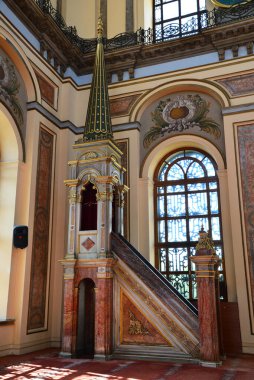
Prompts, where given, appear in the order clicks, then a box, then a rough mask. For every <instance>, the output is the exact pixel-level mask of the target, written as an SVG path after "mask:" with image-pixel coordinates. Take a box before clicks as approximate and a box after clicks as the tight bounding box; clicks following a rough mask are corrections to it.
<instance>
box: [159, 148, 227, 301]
mask: <svg viewBox="0 0 254 380" xmlns="http://www.w3.org/2000/svg"><path fill="white" fill-rule="evenodd" d="M216 169H217V167H216V163H215V162H214V161H213V160H212V158H211V157H209V156H208V155H207V154H205V153H203V152H201V151H197V150H187V149H186V150H181V151H177V152H174V153H171V154H170V155H168V156H166V157H164V159H163V160H162V161H161V162H160V164H159V165H158V167H157V169H156V171H155V177H154V183H155V188H154V194H155V245H156V255H155V257H156V259H155V265H156V267H157V268H158V269H159V270H160V272H161V273H162V274H163V275H164V276H165V277H166V278H167V279H168V280H169V281H170V282H171V283H172V285H173V286H174V287H175V288H176V289H177V290H178V291H179V292H180V293H181V294H182V295H183V296H184V297H185V298H187V299H190V300H195V299H196V298H197V289H196V280H195V274H194V267H193V264H192V263H191V261H190V256H192V255H193V254H195V247H196V245H197V242H198V238H199V231H200V230H201V228H202V226H203V227H204V229H205V230H206V231H208V230H209V231H210V234H211V237H212V239H213V241H214V243H215V248H216V254H217V255H219V256H220V258H221V259H222V264H221V266H220V268H219V270H220V285H221V286H220V287H221V298H222V299H226V291H225V286H224V284H225V275H224V260H223V244H222V233H221V214H220V204H219V184H218V177H217V175H216Z"/></svg>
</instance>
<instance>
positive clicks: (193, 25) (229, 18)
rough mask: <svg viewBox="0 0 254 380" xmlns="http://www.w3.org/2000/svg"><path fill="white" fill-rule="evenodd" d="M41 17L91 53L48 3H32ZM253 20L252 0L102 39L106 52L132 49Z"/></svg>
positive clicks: (91, 43)
mask: <svg viewBox="0 0 254 380" xmlns="http://www.w3.org/2000/svg"><path fill="white" fill-rule="evenodd" d="M34 1H35V2H36V4H37V5H38V6H39V7H40V8H41V10H42V11H43V12H44V13H45V14H49V15H50V16H51V17H52V19H53V20H54V21H55V23H56V24H57V25H58V27H59V28H60V29H61V30H62V32H63V33H64V34H65V35H66V37H67V38H68V39H69V40H70V41H71V43H72V44H73V45H75V46H77V48H79V49H80V51H81V52H82V53H89V52H93V51H95V49H96V38H92V39H84V38H81V37H79V36H78V34H77V30H76V28H75V27H73V26H67V25H66V22H65V20H64V18H63V17H62V15H61V13H60V12H59V11H58V10H57V9H55V8H54V7H53V6H52V4H51V2H50V0H34ZM249 17H254V0H252V1H249V2H248V3H245V4H241V5H238V6H234V7H231V8H225V9H217V8H215V9H214V10H212V11H206V10H204V11H200V12H199V13H197V14H195V15H193V17H192V18H191V20H189V21H188V22H187V23H185V24H181V23H180V22H178V23H175V22H174V23H169V24H168V25H167V26H166V27H163V28H160V29H155V30H153V29H152V28H149V29H147V30H145V29H142V28H140V29H138V30H137V31H136V32H132V33H121V34H118V35H117V36H115V37H114V38H110V39H107V38H104V41H103V43H104V47H105V50H106V51H112V50H115V49H119V48H123V47H126V46H135V45H140V44H145V45H148V44H153V43H161V42H165V41H169V40H173V39H177V38H182V37H187V36H190V35H195V34H198V33H202V32H203V31H205V30H207V29H209V28H213V27H217V26H220V25H224V24H228V23H232V22H236V21H239V20H244V19H246V18H249Z"/></svg>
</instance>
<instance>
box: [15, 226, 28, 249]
mask: <svg viewBox="0 0 254 380" xmlns="http://www.w3.org/2000/svg"><path fill="white" fill-rule="evenodd" d="M13 245H14V247H15V248H21V249H23V248H26V247H27V246H28V227H27V226H15V227H14V229H13Z"/></svg>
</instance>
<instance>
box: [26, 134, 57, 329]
mask: <svg viewBox="0 0 254 380" xmlns="http://www.w3.org/2000/svg"><path fill="white" fill-rule="evenodd" d="M53 154H54V135H53V134H51V133H50V132H48V131H47V130H45V129H43V128H42V127H41V128H40V132H39V146H38V163H37V178H36V198H35V214H34V232H33V250H32V263H31V278H30V295H29V308H28V321H27V329H28V332H33V330H38V329H39V330H41V329H46V328H47V326H46V324H47V315H46V309H47V291H48V290H47V289H48V277H49V252H50V224H51V223H50V219H51V202H52V200H51V189H52V173H53Z"/></svg>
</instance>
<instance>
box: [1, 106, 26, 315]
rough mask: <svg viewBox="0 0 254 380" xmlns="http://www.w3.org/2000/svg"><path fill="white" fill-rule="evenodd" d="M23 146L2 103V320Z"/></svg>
mask: <svg viewBox="0 0 254 380" xmlns="http://www.w3.org/2000/svg"><path fill="white" fill-rule="evenodd" d="M22 158H23V147H22V142H21V138H20V135H19V133H18V130H17V126H16V124H15V122H14V120H13V119H12V117H11V115H10V113H9V111H8V110H7V109H6V108H5V107H4V106H3V105H2V104H0V220H2V221H4V222H3V223H1V229H0V257H1V266H0V289H1V297H0V319H5V318H6V317H7V304H8V297H9V288H10V286H9V282H10V273H11V261H12V251H13V247H12V231H13V226H14V223H15V211H16V195H17V181H18V170H19V165H20V162H21V161H22Z"/></svg>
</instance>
